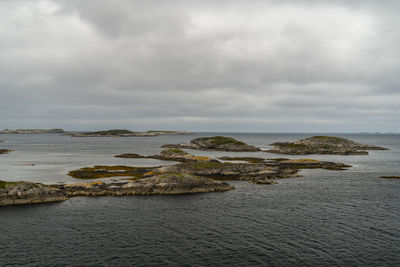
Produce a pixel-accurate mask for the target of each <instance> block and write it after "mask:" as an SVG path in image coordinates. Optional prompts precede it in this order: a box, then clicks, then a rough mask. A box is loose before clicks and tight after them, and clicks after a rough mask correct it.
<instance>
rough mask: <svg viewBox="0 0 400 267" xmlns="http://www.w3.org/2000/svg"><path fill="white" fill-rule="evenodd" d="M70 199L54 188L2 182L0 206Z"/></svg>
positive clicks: (27, 183)
mask: <svg viewBox="0 0 400 267" xmlns="http://www.w3.org/2000/svg"><path fill="white" fill-rule="evenodd" d="M66 199H68V198H67V197H66V196H65V194H64V193H63V191H61V190H59V189H57V188H54V187H52V186H46V185H43V184H40V183H30V182H8V183H7V182H3V181H0V206H4V205H16V204H32V203H44V202H56V201H63V200H66Z"/></svg>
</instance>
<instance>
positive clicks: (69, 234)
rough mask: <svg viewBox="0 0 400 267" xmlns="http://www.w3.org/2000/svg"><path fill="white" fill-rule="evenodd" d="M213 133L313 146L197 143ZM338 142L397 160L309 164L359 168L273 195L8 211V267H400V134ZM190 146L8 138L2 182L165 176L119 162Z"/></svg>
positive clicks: (241, 187)
mask: <svg viewBox="0 0 400 267" xmlns="http://www.w3.org/2000/svg"><path fill="white" fill-rule="evenodd" d="M216 134H219V135H225V136H232V137H234V138H237V139H240V140H243V141H245V142H247V143H250V144H253V145H256V146H259V147H262V148H268V145H269V144H270V143H273V142H276V141H285V140H288V141H291V140H296V139H298V138H304V137H308V136H311V135H312V134H227V133H201V134H196V135H195V136H196V137H197V136H211V135H216ZM335 135H336V136H343V137H347V138H350V139H352V140H355V141H359V142H362V143H367V144H374V145H379V146H384V147H388V148H390V149H391V150H389V151H371V152H370V155H368V156H329V155H323V156H322V155H319V156H317V155H313V156H307V157H308V158H315V159H322V160H331V161H338V162H344V163H349V164H352V165H353V166H354V167H353V168H351V169H350V170H348V171H339V172H337V171H325V170H306V171H302V172H301V173H302V174H303V175H304V176H305V177H304V178H298V179H282V180H279V184H277V185H272V186H265V185H251V184H248V183H247V182H240V181H233V182H230V183H231V184H233V185H235V186H236V190H233V191H229V192H221V193H208V194H194V195H179V196H130V197H99V198H84V197H82V198H73V199H71V200H69V201H65V202H61V203H48V204H37V205H29V206H15V207H11V206H10V207H0V233H1V234H0V266H13V265H28V266H68V265H80V266H131V265H180V266H182V265H184V266H190V265H194V266H217V265H218V266H221V265H238V266H253V265H254V266H257V265H258V266H259V265H264V266H265V265H270V266H283V265H285V266H288V265H309V266H320V265H341V266H366V265H367V266H399V265H400V205H399V203H400V194H399V192H400V180H386V179H381V178H379V177H380V176H381V175H394V174H397V175H398V174H400V164H399V163H400V135H356V134H352V135H343V134H335ZM192 138H194V136H192V135H190V136H162V137H154V138H147V137H143V138H142V137H135V138H71V137H68V136H63V135H56V134H49V135H0V140H3V141H5V142H4V143H0V148H9V149H12V150H14V152H12V153H10V154H7V155H0V180H8V181H16V180H28V181H38V182H44V183H58V182H78V181H80V180H76V179H73V178H70V177H68V176H67V175H66V173H68V171H69V170H72V169H77V168H81V167H85V166H92V165H95V164H96V165H101V164H106V165H134V166H158V165H163V164H165V163H166V162H161V161H157V160H148V159H120V158H114V157H113V155H116V154H120V153H139V154H144V155H151V154H157V153H158V152H159V151H160V150H161V148H160V145H162V144H167V143H182V142H187V141H189V140H190V139H192ZM190 152H192V153H194V154H196V155H207V156H213V157H215V156H223V155H233V154H235V153H226V152H205V151H190ZM236 154H240V155H246V156H263V157H266V158H272V157H277V156H279V155H273V154H268V153H264V152H256V153H236ZM290 157H291V158H297V157H299V156H290ZM303 157H304V156H303ZM171 164H172V162H171Z"/></svg>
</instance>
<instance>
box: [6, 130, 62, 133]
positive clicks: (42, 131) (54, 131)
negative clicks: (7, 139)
mask: <svg viewBox="0 0 400 267" xmlns="http://www.w3.org/2000/svg"><path fill="white" fill-rule="evenodd" d="M50 133H51V134H53V133H65V131H64V130H63V129H49V130H46V129H15V130H10V129H4V130H0V134H50Z"/></svg>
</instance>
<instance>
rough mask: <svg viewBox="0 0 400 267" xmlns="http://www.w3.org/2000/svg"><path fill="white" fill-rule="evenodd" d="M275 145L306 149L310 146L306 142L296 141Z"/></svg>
mask: <svg viewBox="0 0 400 267" xmlns="http://www.w3.org/2000/svg"><path fill="white" fill-rule="evenodd" d="M275 145H276V146H279V147H283V148H293V149H306V148H308V147H309V146H307V145H304V144H294V143H276V144H275Z"/></svg>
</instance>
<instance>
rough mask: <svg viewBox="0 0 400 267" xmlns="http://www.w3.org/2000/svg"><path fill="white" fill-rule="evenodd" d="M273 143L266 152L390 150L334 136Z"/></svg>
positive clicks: (336, 153)
mask: <svg viewBox="0 0 400 267" xmlns="http://www.w3.org/2000/svg"><path fill="white" fill-rule="evenodd" d="M271 145H273V146H275V148H272V149H269V150H265V152H269V153H276V154H287V155H308V154H330V155H368V152H367V151H366V150H388V149H387V148H383V147H378V146H373V145H364V144H360V143H357V142H354V141H352V140H349V139H346V138H342V137H333V136H313V137H310V138H306V139H300V140H298V141H295V142H277V143H273V144H271Z"/></svg>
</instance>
